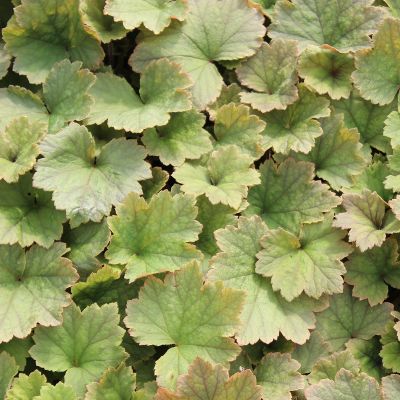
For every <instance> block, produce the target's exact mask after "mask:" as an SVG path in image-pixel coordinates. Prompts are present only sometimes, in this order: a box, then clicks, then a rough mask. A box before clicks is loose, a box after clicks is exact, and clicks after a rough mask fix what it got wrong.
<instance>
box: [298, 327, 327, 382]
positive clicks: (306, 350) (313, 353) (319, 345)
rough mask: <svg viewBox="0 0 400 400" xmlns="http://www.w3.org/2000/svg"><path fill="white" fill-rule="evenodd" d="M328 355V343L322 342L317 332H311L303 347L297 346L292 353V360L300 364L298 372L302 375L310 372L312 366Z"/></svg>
mask: <svg viewBox="0 0 400 400" xmlns="http://www.w3.org/2000/svg"><path fill="white" fill-rule="evenodd" d="M329 353H330V348H329V345H328V343H326V342H325V341H324V340H322V337H321V335H320V334H319V333H318V332H315V331H314V332H312V333H311V336H310V338H309V339H308V340H307V342H306V343H304V344H303V345H297V346H296V347H295V349H294V350H293V353H292V358H293V359H294V360H297V361H298V362H299V363H300V365H301V366H300V369H299V371H300V372H301V373H302V374H308V373H310V372H311V369H312V368H313V366H314V364H315V363H316V362H317V361H318V360H319V359H320V358H321V357H325V356H327V355H328V354H329Z"/></svg>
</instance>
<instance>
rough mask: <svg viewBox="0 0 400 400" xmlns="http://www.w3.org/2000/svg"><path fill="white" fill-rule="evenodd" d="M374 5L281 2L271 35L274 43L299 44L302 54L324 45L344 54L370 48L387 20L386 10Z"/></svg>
mask: <svg viewBox="0 0 400 400" xmlns="http://www.w3.org/2000/svg"><path fill="white" fill-rule="evenodd" d="M372 3H373V0H365V1H361V2H360V1H358V0H343V1H340V2H336V1H333V2H332V1H330V0H293V1H292V2H289V1H288V0H279V1H278V2H277V3H276V5H275V9H274V13H273V16H272V21H273V24H272V25H271V26H270V30H269V32H268V34H269V36H270V37H271V38H273V39H275V38H285V39H294V40H298V42H299V47H300V49H301V50H304V49H305V48H306V47H307V46H309V45H316V46H320V45H324V44H327V45H329V46H331V47H333V48H335V49H337V50H338V51H340V52H341V53H348V52H351V51H356V50H360V49H364V48H368V47H369V46H370V40H369V35H371V34H372V33H374V32H375V31H376V27H377V24H378V23H379V22H380V21H381V20H382V17H383V16H385V13H384V10H383V9H379V8H376V7H370V5H371V4H372ZM338 21H340V22H339V23H338Z"/></svg>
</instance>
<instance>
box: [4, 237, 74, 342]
mask: <svg viewBox="0 0 400 400" xmlns="http://www.w3.org/2000/svg"><path fill="white" fill-rule="evenodd" d="M66 251H67V249H66V246H65V244H64V243H56V244H54V245H53V246H52V247H51V248H49V249H48V250H46V249H44V248H43V247H39V246H32V247H31V248H30V249H29V250H28V251H27V252H24V250H23V249H22V248H21V247H19V246H17V245H14V246H0V260H1V262H0V264H1V267H0V297H1V298H2V302H1V304H0V318H1V320H2V324H1V326H0V341H1V342H8V341H9V340H10V339H11V338H12V337H18V338H24V337H25V336H27V335H29V333H30V332H31V330H32V328H34V327H35V326H36V325H37V324H40V325H43V326H54V325H60V324H61V322H62V318H61V313H62V310H63V308H64V307H66V306H68V305H69V303H70V302H71V298H70V295H69V294H68V293H66V292H65V289H67V288H68V287H70V286H72V284H73V283H74V282H75V281H76V280H77V278H78V276H77V273H76V271H75V269H74V268H73V267H72V263H71V261H69V260H68V259H67V258H63V257H62V255H63V254H65V253H66Z"/></svg>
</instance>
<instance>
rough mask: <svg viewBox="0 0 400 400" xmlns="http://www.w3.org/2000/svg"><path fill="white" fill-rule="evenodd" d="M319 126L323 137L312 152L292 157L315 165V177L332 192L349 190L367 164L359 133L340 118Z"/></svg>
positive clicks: (332, 118)
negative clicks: (326, 182)
mask: <svg viewBox="0 0 400 400" xmlns="http://www.w3.org/2000/svg"><path fill="white" fill-rule="evenodd" d="M320 124H321V127H322V131H323V135H322V136H320V137H318V138H317V139H316V141H315V146H314V147H313V148H312V150H311V151H310V152H309V153H308V154H302V153H294V152H291V153H290V156H291V157H294V158H295V159H296V160H303V161H310V162H312V163H314V164H315V173H316V175H317V176H318V177H319V178H321V179H324V180H326V181H328V182H329V184H330V185H331V187H332V188H333V189H336V190H340V189H342V188H343V187H349V186H351V185H352V183H353V178H354V177H355V176H357V175H360V174H361V173H362V172H363V170H364V169H365V167H366V165H367V163H368V159H367V157H366V155H365V152H363V149H362V144H361V143H360V135H359V133H358V132H357V130H356V129H348V128H346V126H345V125H344V122H343V115H341V114H335V115H332V116H331V117H328V118H322V119H320Z"/></svg>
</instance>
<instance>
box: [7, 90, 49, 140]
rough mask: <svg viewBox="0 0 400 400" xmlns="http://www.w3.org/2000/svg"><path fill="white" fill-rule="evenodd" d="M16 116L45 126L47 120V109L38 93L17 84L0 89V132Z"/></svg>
mask: <svg viewBox="0 0 400 400" xmlns="http://www.w3.org/2000/svg"><path fill="white" fill-rule="evenodd" d="M18 117H28V118H29V119H30V120H34V121H38V122H42V123H45V124H46V127H47V124H48V121H49V114H48V112H47V109H46V107H45V106H44V104H43V102H42V100H41V99H40V97H39V96H38V95H36V94H34V93H32V92H31V91H30V90H28V89H25V88H23V87H19V86H8V88H2V89H0V132H2V131H3V130H4V128H5V127H6V126H7V125H9V124H10V123H11V122H12V121H13V120H14V119H15V118H18Z"/></svg>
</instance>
